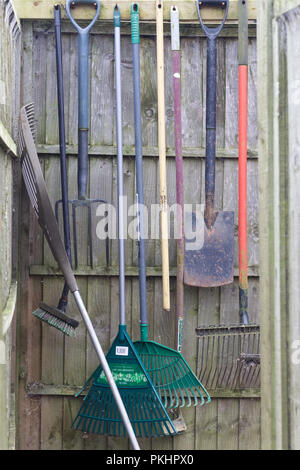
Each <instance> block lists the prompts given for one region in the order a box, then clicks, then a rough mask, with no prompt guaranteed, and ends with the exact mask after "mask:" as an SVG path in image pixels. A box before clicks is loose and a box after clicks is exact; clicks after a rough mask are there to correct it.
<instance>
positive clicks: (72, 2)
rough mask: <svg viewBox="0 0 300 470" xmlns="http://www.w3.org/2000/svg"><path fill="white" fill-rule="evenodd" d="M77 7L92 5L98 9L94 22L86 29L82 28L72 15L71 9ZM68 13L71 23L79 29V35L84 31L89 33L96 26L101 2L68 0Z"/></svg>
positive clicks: (96, 0) (97, 0)
mask: <svg viewBox="0 0 300 470" xmlns="http://www.w3.org/2000/svg"><path fill="white" fill-rule="evenodd" d="M76 5H91V6H95V7H96V13H95V16H94V18H93V19H92V21H91V22H90V23H89V24H88V25H87V26H86V27H85V28H81V26H79V24H78V23H77V21H76V20H74V18H73V16H72V14H71V8H72V7H74V6H76ZM66 11H67V14H68V17H69V18H70V21H71V22H72V24H73V26H74V28H76V29H77V31H78V33H79V34H80V33H81V32H83V31H86V32H89V31H90V30H91V29H92V27H93V26H94V24H95V23H96V21H97V19H98V17H99V14H100V0H67V3H66Z"/></svg>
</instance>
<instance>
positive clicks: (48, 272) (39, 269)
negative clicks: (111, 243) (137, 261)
mask: <svg viewBox="0 0 300 470" xmlns="http://www.w3.org/2000/svg"><path fill="white" fill-rule="evenodd" d="M176 272H177V270H176V267H173V266H171V268H170V276H171V277H175V276H176ZM30 274H31V275H32V276H59V275H61V274H60V271H59V269H58V267H57V266H53V265H51V264H50V263H49V265H40V264H38V265H35V264H32V265H31V266H30ZM146 274H147V277H161V267H160V266H147V268H146ZM75 275H76V276H101V277H102V276H118V275H119V268H118V267H117V266H111V267H109V268H106V266H96V267H95V268H94V269H91V267H90V266H80V267H79V268H78V269H77V270H76V271H75ZM125 275H126V276H128V277H136V276H138V268H137V266H126V270H125ZM238 275H239V272H238V269H237V268H236V269H235V270H234V276H235V277H238ZM248 275H249V277H255V278H256V277H258V275H259V273H258V267H257V266H250V267H248Z"/></svg>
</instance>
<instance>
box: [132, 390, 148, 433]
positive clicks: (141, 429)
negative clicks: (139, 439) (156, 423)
mask: <svg viewBox="0 0 300 470" xmlns="http://www.w3.org/2000/svg"><path fill="white" fill-rule="evenodd" d="M136 400H137V403H138V407H137V408H138V409H139V410H140V416H139V417H138V418H139V421H137V428H138V430H139V432H140V434H141V435H143V433H144V435H145V436H146V437H149V432H148V430H147V427H146V424H147V421H148V419H149V421H150V420H151V418H148V417H147V416H146V409H147V407H145V409H144V408H143V406H142V402H143V401H145V395H144V394H143V392H142V395H141V394H139V393H138V394H137V397H136ZM142 411H143V412H144V413H145V417H144V418H143V415H142Z"/></svg>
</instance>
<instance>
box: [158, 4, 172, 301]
mask: <svg viewBox="0 0 300 470" xmlns="http://www.w3.org/2000/svg"><path fill="white" fill-rule="evenodd" d="M156 41H157V51H156V52H157V99H158V154H159V179H160V222H161V255H162V281H163V308H164V309H165V310H170V273H169V234H168V202H167V161H166V123H165V75H164V26H163V2H162V0H156Z"/></svg>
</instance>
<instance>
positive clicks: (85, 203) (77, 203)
mask: <svg viewBox="0 0 300 470" xmlns="http://www.w3.org/2000/svg"><path fill="white" fill-rule="evenodd" d="M61 204H62V200H59V201H56V203H55V215H56V219H57V220H58V214H59V206H60V205H61ZM69 204H70V205H71V208H72V226H73V249H74V266H75V269H77V268H78V237H77V227H78V219H77V213H76V212H77V208H78V207H86V208H87V211H88V225H87V229H88V247H89V264H90V266H91V268H93V267H94V259H93V236H92V235H93V227H92V205H93V204H98V205H99V204H105V205H107V204H108V203H107V201H105V200H104V199H73V200H69ZM107 216H108V211H106V212H105V213H104V217H107ZM105 231H106V234H107V236H106V238H105V243H106V266H107V267H108V266H109V263H110V249H109V237H108V225H106V227H105Z"/></svg>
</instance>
